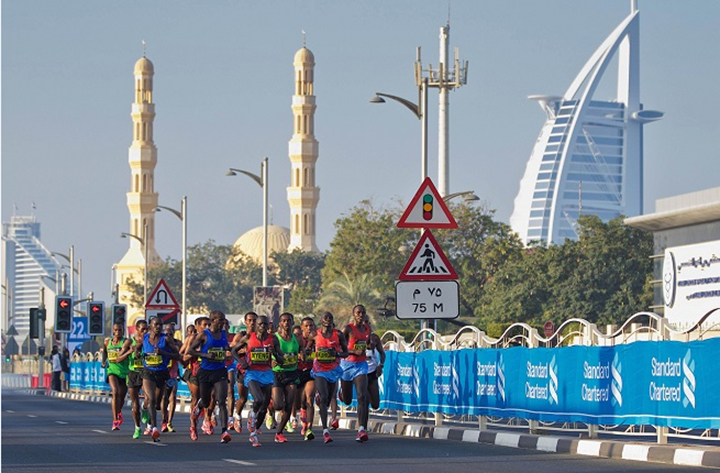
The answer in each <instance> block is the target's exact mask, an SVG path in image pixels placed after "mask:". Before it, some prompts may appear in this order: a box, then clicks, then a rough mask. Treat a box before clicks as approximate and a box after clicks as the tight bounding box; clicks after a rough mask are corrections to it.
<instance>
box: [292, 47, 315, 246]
mask: <svg viewBox="0 0 720 473" xmlns="http://www.w3.org/2000/svg"><path fill="white" fill-rule="evenodd" d="M293 64H294V66H295V94H294V95H293V98H292V111H293V136H292V139H291V140H290V143H289V146H288V153H289V156H290V163H291V172H292V174H291V178H290V181H291V183H290V187H288V188H287V194H288V202H289V203H290V246H289V248H288V250H289V251H292V250H294V249H296V248H299V249H301V250H303V251H313V252H317V251H318V247H317V244H316V242H315V240H316V238H315V237H316V230H315V228H316V227H315V215H316V212H317V204H318V201H319V200H320V188H319V187H316V186H315V162H316V161H317V158H318V142H317V140H316V139H315V108H316V106H315V95H314V93H313V82H314V77H313V74H314V69H315V56H313V53H312V52H311V51H310V50H309V49H307V48H306V47H305V46H303V47H302V48H301V49H300V50H298V52H297V53H295V60H294V62H293Z"/></svg>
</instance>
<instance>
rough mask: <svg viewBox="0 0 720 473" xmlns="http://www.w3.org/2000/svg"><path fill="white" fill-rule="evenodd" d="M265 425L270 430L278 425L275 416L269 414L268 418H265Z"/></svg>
mask: <svg viewBox="0 0 720 473" xmlns="http://www.w3.org/2000/svg"><path fill="white" fill-rule="evenodd" d="M265 427H267V429H268V430H273V429H274V428H275V427H277V422H276V421H275V417H273V416H271V415H270V414H268V416H267V419H265Z"/></svg>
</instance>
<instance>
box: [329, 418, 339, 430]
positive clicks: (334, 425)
mask: <svg viewBox="0 0 720 473" xmlns="http://www.w3.org/2000/svg"><path fill="white" fill-rule="evenodd" d="M338 427H340V422H338V420H337V419H333V420H332V421H331V422H330V429H331V430H337V429H338Z"/></svg>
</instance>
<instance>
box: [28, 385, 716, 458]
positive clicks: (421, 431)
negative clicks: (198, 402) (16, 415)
mask: <svg viewBox="0 0 720 473" xmlns="http://www.w3.org/2000/svg"><path fill="white" fill-rule="evenodd" d="M27 392H28V394H38V395H43V394H45V390H44V389H30V390H27ZM50 395H51V396H53V397H59V398H63V399H71V400H78V401H89V402H102V403H110V396H108V395H92V394H80V393H67V392H56V391H50ZM127 405H128V406H129V405H130V403H129V402H128V403H127ZM176 412H190V406H189V404H188V403H186V402H181V403H180V402H179V403H178V406H177V408H176ZM243 417H244V418H247V413H244V415H243ZM340 427H342V428H344V429H348V430H355V429H356V428H357V420H356V419H354V418H344V419H340ZM368 432H374V433H381V434H388V435H403V436H406V437H416V438H433V439H437V440H459V441H462V442H477V443H487V444H493V445H499V446H503V447H513V448H526V449H530V450H540V451H543V452H551V453H571V454H574V455H587V456H591V457H603V458H616V459H622V460H635V461H646V462H655V463H670V464H674V465H686V466H704V467H711V468H720V447H712V446H688V445H658V444H654V443H641V442H623V441H617V440H588V439H573V438H570V437H559V436H558V437H553V436H548V435H530V434H519V433H513V432H501V431H493V430H478V429H472V428H460V427H435V426H432V425H423V424H417V423H403V422H388V421H383V420H372V419H371V420H370V425H369V426H368Z"/></svg>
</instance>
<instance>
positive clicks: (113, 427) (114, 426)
mask: <svg viewBox="0 0 720 473" xmlns="http://www.w3.org/2000/svg"><path fill="white" fill-rule="evenodd" d="M111 430H120V424H119V423H118V421H116V420H114V421H113V424H112V429H111Z"/></svg>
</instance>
